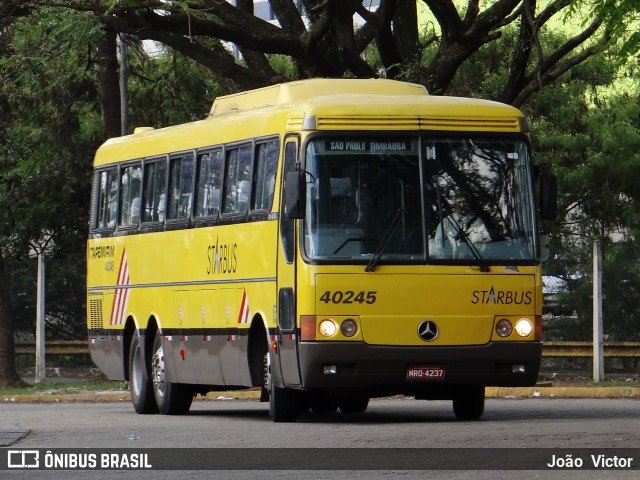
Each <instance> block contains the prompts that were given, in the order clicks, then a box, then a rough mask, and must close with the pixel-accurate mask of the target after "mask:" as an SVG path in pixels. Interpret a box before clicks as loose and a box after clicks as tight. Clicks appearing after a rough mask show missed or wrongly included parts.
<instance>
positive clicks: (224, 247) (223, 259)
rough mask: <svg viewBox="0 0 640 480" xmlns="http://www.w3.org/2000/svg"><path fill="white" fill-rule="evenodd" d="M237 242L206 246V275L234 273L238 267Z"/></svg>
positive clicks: (217, 240)
mask: <svg viewBox="0 0 640 480" xmlns="http://www.w3.org/2000/svg"><path fill="white" fill-rule="evenodd" d="M237 252H238V244H237V243H220V241H219V239H216V244H215V245H209V246H208V247H207V275H215V274H219V273H235V272H236V269H237V268H238V258H237Z"/></svg>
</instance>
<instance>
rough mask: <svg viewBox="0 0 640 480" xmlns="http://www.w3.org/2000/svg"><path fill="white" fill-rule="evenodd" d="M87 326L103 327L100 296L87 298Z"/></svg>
mask: <svg viewBox="0 0 640 480" xmlns="http://www.w3.org/2000/svg"><path fill="white" fill-rule="evenodd" d="M89 328H90V329H92V330H96V329H100V328H103V324H102V299H101V298H99V299H92V300H89Z"/></svg>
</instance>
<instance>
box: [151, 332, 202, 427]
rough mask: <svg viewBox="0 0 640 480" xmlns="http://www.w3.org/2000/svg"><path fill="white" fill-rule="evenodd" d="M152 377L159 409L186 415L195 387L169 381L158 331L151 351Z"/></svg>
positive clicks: (164, 412) (168, 412)
mask: <svg viewBox="0 0 640 480" xmlns="http://www.w3.org/2000/svg"><path fill="white" fill-rule="evenodd" d="M151 378H152V383H153V394H154V397H155V399H156V404H157V405H158V410H159V411H160V413H162V414H163V415H184V414H185V413H187V412H188V411H189V408H191V402H192V401H193V389H192V388H191V387H190V386H189V385H184V384H180V383H172V382H168V381H167V378H166V364H165V356H164V348H162V337H161V335H160V331H159V330H158V331H156V335H155V337H154V339H153V349H152V351H151Z"/></svg>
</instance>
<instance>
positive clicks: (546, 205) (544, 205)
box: [538, 171, 558, 220]
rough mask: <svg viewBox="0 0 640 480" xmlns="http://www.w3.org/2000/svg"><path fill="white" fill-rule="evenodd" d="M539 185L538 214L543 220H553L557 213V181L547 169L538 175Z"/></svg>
mask: <svg viewBox="0 0 640 480" xmlns="http://www.w3.org/2000/svg"><path fill="white" fill-rule="evenodd" d="M538 184H539V185H540V196H539V197H538V198H539V201H540V216H541V217H542V218H543V219H544V220H555V218H556V216H557V215H558V181H557V179H556V176H555V175H554V174H552V173H550V172H548V171H546V172H545V171H542V172H540V174H539V175H538Z"/></svg>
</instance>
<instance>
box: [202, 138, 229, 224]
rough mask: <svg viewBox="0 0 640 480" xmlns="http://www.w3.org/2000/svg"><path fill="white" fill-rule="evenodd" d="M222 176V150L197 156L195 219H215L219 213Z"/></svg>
mask: <svg viewBox="0 0 640 480" xmlns="http://www.w3.org/2000/svg"><path fill="white" fill-rule="evenodd" d="M223 176H224V156H223V155H222V150H221V149H220V150H215V151H213V152H207V153H201V154H199V155H198V188H197V197H196V213H195V216H196V217H214V218H215V217H217V216H218V214H219V213H220V194H221V192H222V178H223Z"/></svg>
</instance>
